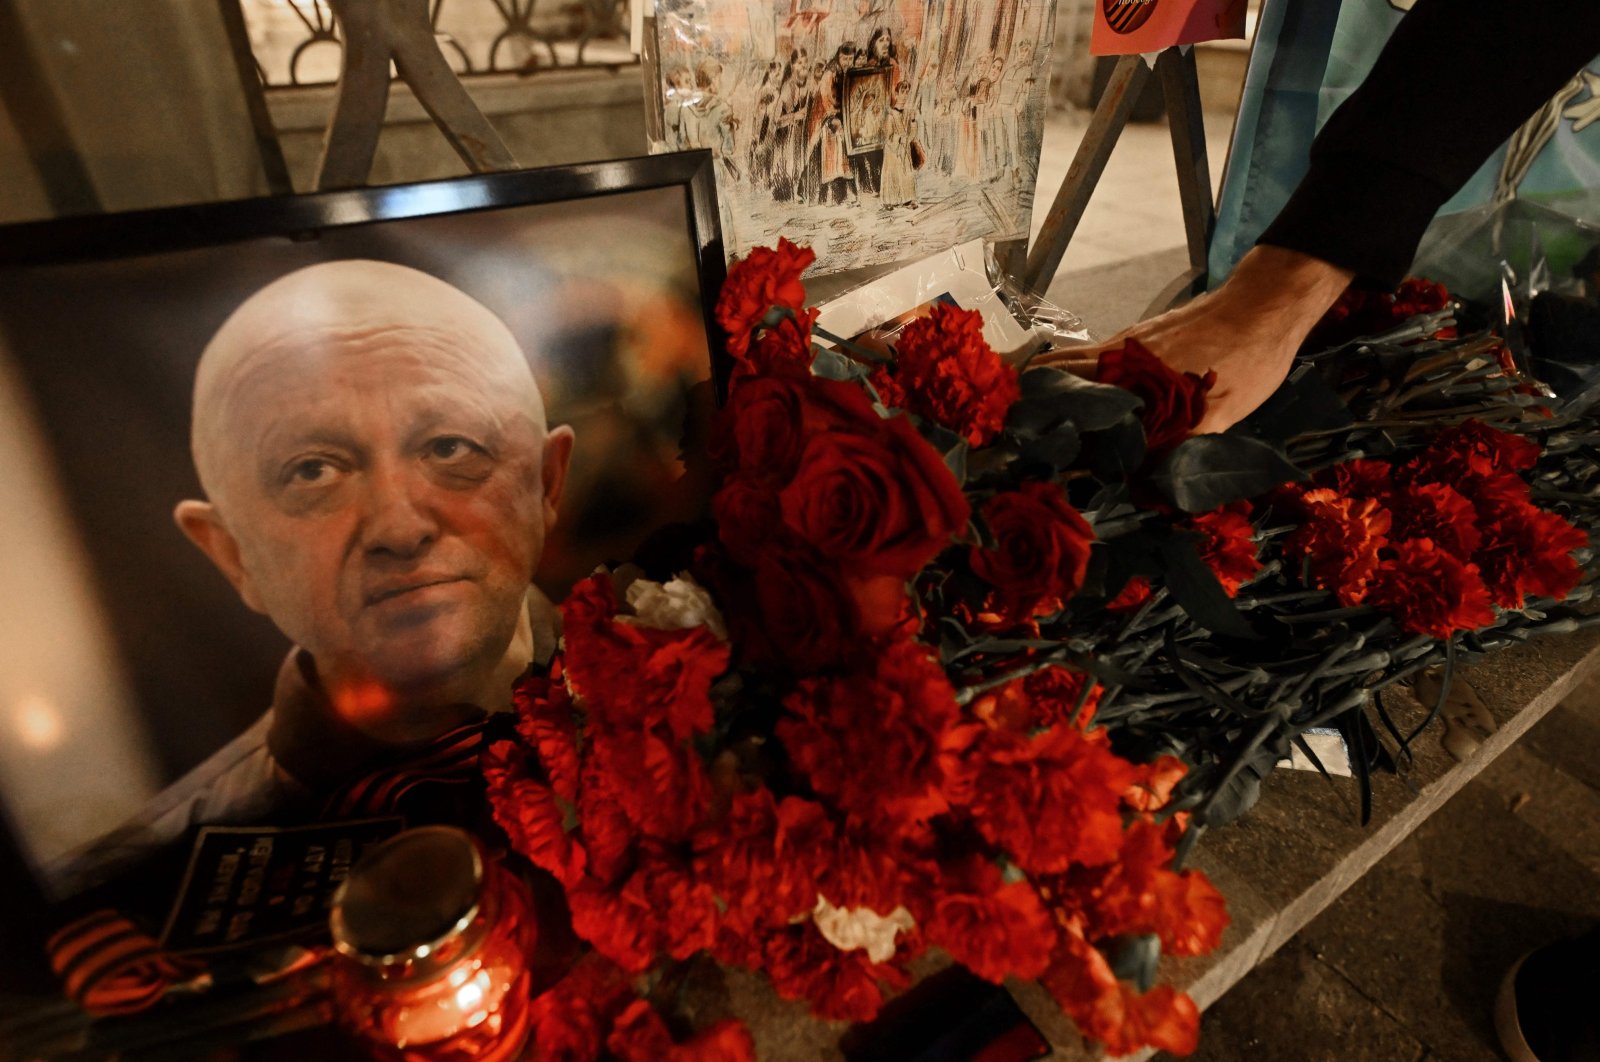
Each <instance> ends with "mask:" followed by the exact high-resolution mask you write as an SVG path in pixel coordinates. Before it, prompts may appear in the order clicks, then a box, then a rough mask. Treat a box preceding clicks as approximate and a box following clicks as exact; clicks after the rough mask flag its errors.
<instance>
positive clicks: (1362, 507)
mask: <svg viewBox="0 0 1600 1062" xmlns="http://www.w3.org/2000/svg"><path fill="white" fill-rule="evenodd" d="M1281 497H1283V498H1284V499H1285V500H1286V501H1288V502H1289V508H1290V509H1291V510H1296V512H1295V515H1298V516H1299V518H1300V526H1299V527H1297V528H1296V529H1295V530H1294V531H1293V532H1291V533H1290V535H1289V536H1288V537H1287V538H1286V539H1285V540H1284V543H1283V552H1284V556H1285V557H1287V558H1288V559H1289V561H1290V562H1291V563H1292V564H1295V565H1296V566H1299V565H1301V564H1304V565H1305V566H1306V569H1307V576H1308V581H1309V582H1310V584H1311V585H1312V586H1314V587H1317V588H1318V589H1322V590H1332V591H1334V593H1336V594H1337V595H1338V597H1339V603H1340V604H1342V605H1345V606H1350V605H1359V604H1360V603H1361V602H1362V600H1364V599H1365V598H1366V596H1367V584H1368V581H1369V580H1371V578H1372V575H1373V573H1374V572H1375V571H1377V569H1378V551H1379V550H1380V549H1382V548H1383V547H1384V546H1386V545H1388V543H1389V538H1388V535H1389V527H1390V525H1391V523H1392V522H1393V517H1392V516H1391V515H1390V513H1389V510H1387V509H1385V508H1384V507H1383V506H1381V505H1379V504H1378V503H1377V502H1375V501H1373V500H1372V499H1371V498H1366V499H1356V498H1346V497H1343V496H1341V495H1339V494H1336V493H1335V492H1333V491H1331V490H1327V489H1317V490H1308V491H1303V492H1299V493H1298V494H1297V493H1296V492H1293V491H1289V492H1285V493H1284V494H1283V495H1281Z"/></svg>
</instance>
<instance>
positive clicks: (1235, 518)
mask: <svg viewBox="0 0 1600 1062" xmlns="http://www.w3.org/2000/svg"><path fill="white" fill-rule="evenodd" d="M1189 526H1190V527H1192V528H1194V529H1195V530H1196V531H1198V532H1200V535H1201V538H1200V542H1199V552H1200V559H1201V560H1202V561H1204V562H1205V564H1206V567H1208V568H1210V569H1211V573H1212V574H1213V575H1215V576H1216V577H1217V582H1219V583H1221V584H1222V589H1223V591H1224V592H1226V593H1227V595H1228V596H1229V597H1233V596H1234V595H1235V594H1237V593H1238V592H1239V587H1241V586H1243V585H1244V584H1245V583H1248V582H1249V581H1250V580H1251V579H1254V578H1255V577H1256V574H1257V573H1258V572H1260V571H1261V560H1260V558H1258V557H1257V556H1256V551H1257V548H1258V547H1257V546H1256V539H1255V534H1256V532H1255V528H1254V527H1253V526H1252V525H1251V523H1250V503H1249V502H1234V503H1232V504H1230V505H1224V506H1223V507H1222V508H1220V509H1216V510H1213V511H1212V512H1209V513H1201V514H1200V515H1199V516H1196V517H1193V518H1192V519H1191V520H1190V521H1189Z"/></svg>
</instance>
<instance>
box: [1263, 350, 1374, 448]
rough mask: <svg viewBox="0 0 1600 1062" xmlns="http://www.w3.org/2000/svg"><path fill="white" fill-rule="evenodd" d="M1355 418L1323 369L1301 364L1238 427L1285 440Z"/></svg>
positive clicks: (1276, 439) (1264, 437)
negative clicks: (1319, 370)
mask: <svg viewBox="0 0 1600 1062" xmlns="http://www.w3.org/2000/svg"><path fill="white" fill-rule="evenodd" d="M1353 421H1354V418H1352V417H1351V415H1350V409H1349V407H1348V406H1346V405H1345V404H1344V399H1342V398H1340V397H1339V396H1338V394H1336V393H1335V392H1334V390H1333V388H1331V387H1329V386H1328V383H1327V381H1326V380H1324V379H1323V377H1322V373H1320V372H1318V371H1317V369H1316V367H1315V366H1312V365H1301V366H1300V367H1299V368H1297V369H1295V370H1294V371H1293V372H1292V373H1290V374H1289V378H1288V379H1287V380H1285V381H1284V382H1283V383H1282V384H1281V385H1280V386H1279V387H1278V389H1277V390H1276V391H1274V392H1272V394H1271V396H1270V397H1268V398H1267V400H1266V401H1265V402H1263V403H1262V404H1261V406H1260V408H1259V409H1257V410H1256V411H1255V412H1254V413H1252V414H1250V416H1248V417H1246V418H1245V419H1244V421H1243V422H1242V423H1241V424H1240V425H1239V427H1238V429H1235V430H1236V431H1239V432H1244V433H1248V434H1250V435H1254V436H1256V437H1258V438H1261V439H1266V440H1268V441H1269V442H1275V443H1280V444H1281V443H1285V442H1287V441H1289V440H1290V439H1293V438H1295V437H1296V436H1299V435H1304V434H1306V433H1307V432H1312V431H1329V430H1332V429H1334V428H1343V427H1345V426H1347V425H1349V424H1351V423H1353Z"/></svg>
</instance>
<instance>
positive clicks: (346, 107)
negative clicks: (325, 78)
mask: <svg viewBox="0 0 1600 1062" xmlns="http://www.w3.org/2000/svg"><path fill="white" fill-rule="evenodd" d="M330 2H331V3H332V5H333V11H334V14H335V15H337V16H338V18H339V25H340V27H341V28H342V29H343V31H344V63H343V65H342V66H341V67H340V69H339V87H338V89H337V90H336V92H335V96H334V104H333V118H332V119H330V120H329V122H328V131H327V133H326V134H325V135H324V136H323V140H322V159H321V161H319V162H318V163H317V185H316V186H317V190H318V191H323V190H326V189H330V188H359V187H360V186H361V185H363V184H365V183H366V181H367V174H368V173H370V172H371V171H372V158H373V156H374V155H376V154H377V151H378V134H379V133H380V132H382V131H383V115H384V112H385V111H387V110H388V108H389V54H390V53H389V40H388V35H387V34H386V33H385V32H384V26H383V22H382V20H381V18H379V17H378V12H377V10H376V9H375V8H374V7H373V6H372V5H371V4H370V3H368V2H367V0H354V2H352V0H330Z"/></svg>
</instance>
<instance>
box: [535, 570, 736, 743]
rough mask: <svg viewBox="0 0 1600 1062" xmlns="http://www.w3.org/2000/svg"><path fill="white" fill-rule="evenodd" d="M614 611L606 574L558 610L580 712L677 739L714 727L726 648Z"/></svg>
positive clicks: (706, 636)
mask: <svg viewBox="0 0 1600 1062" xmlns="http://www.w3.org/2000/svg"><path fill="white" fill-rule="evenodd" d="M618 607H619V606H618V604H617V598H616V591H615V589H614V588H613V587H612V585H611V579H610V577H609V576H607V575H605V574H604V573H601V574H599V575H594V576H591V577H590V578H588V579H585V580H584V581H583V582H581V583H579V584H578V585H577V586H575V587H573V589H572V593H571V594H570V595H569V596H568V598H567V600H566V601H565V602H564V603H563V604H562V606H561V614H562V618H563V627H562V631H563V639H564V643H565V655H564V660H565V664H566V669H567V672H566V673H567V681H568V682H569V683H570V685H571V687H572V690H573V691H574V692H575V693H576V694H577V696H578V698H579V699H580V700H581V701H582V702H583V707H584V708H585V709H586V710H587V711H588V712H589V714H590V715H591V716H592V717H594V718H595V719H596V720H599V721H601V722H602V723H603V724H604V725H606V726H608V727H634V726H641V725H645V724H650V723H656V722H664V723H665V724H666V725H667V726H668V727H669V728H670V731H671V733H672V736H673V737H674V738H676V739H678V740H680V741H681V740H685V739H687V738H689V737H691V736H693V735H694V734H697V733H703V732H705V731H707V730H709V729H711V684H712V683H713V682H715V681H716V680H717V678H718V677H719V676H720V675H721V674H722V673H723V672H724V671H726V670H727V669H728V656H729V649H728V645H727V643H726V642H724V641H722V639H720V638H718V637H717V636H716V635H714V634H712V633H711V631H710V630H708V629H707V628H705V627H690V628H688V629H685V630H658V629H656V628H652V627H641V626H639V625H637V624H634V623H624V622H620V621H619V620H618V619H617V611H618Z"/></svg>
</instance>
